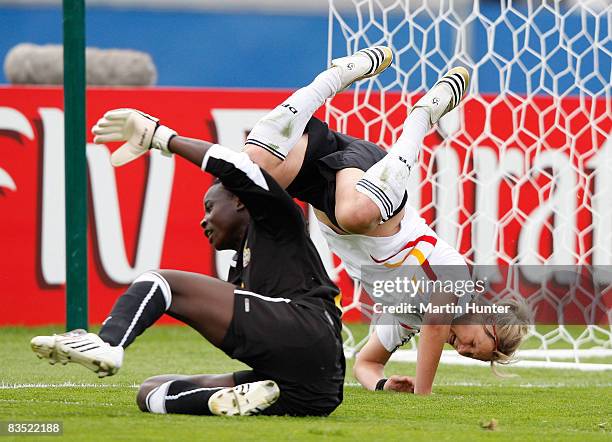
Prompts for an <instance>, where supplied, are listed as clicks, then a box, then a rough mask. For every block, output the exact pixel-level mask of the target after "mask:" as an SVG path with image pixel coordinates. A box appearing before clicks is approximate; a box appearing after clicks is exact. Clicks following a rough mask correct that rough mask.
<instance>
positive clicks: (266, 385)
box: [208, 381, 280, 416]
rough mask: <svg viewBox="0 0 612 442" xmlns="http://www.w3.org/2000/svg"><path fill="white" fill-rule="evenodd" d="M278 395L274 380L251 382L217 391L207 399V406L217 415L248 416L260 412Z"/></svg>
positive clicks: (278, 391)
mask: <svg viewBox="0 0 612 442" xmlns="http://www.w3.org/2000/svg"><path fill="white" fill-rule="evenodd" d="M279 396H280V390H279V388H278V385H276V382H274V381H259V382H251V383H248V384H240V385H236V386H235V387H232V388H224V389H223V390H219V391H217V392H216V393H214V394H213V395H212V396H211V397H210V399H208V408H209V410H210V412H211V413H212V414H216V415H217V416H250V415H252V414H259V413H261V412H262V411H263V410H265V409H266V408H268V407H269V406H270V405H272V404H273V403H274V402H276V400H277V399H278V397H279Z"/></svg>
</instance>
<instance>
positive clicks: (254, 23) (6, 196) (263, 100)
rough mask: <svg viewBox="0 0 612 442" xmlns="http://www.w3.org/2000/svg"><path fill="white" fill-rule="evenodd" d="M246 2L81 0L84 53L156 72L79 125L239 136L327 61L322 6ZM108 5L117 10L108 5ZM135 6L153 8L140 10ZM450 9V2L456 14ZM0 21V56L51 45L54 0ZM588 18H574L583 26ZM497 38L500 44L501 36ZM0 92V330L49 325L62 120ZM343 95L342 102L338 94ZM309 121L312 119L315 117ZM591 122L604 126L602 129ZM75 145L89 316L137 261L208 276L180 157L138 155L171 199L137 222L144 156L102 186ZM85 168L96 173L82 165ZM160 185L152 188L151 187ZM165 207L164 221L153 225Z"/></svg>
mask: <svg viewBox="0 0 612 442" xmlns="http://www.w3.org/2000/svg"><path fill="white" fill-rule="evenodd" d="M256 3H257V5H258V8H256V9H254V7H253V6H252V2H248V1H245V2H241V1H233V2H226V3H225V6H224V7H221V8H220V7H219V5H217V4H216V2H208V1H203V2H195V1H189V0H183V1H179V2H164V1H155V2H143V1H139V0H130V1H115V2H113V1H110V0H109V1H106V2H105V1H93V2H88V8H87V10H86V21H87V23H86V31H87V32H86V36H87V45H88V46H89V47H99V48H130V49H137V50H141V51H144V52H147V53H149V54H150V55H151V56H152V57H153V60H154V61H155V64H156V67H157V70H158V82H157V84H158V87H157V88H156V89H155V90H153V89H138V88H136V89H133V90H125V89H117V90H115V91H111V90H108V89H95V88H92V89H91V91H90V93H89V96H88V112H87V125H88V127H91V125H92V124H93V123H94V122H95V121H96V119H97V118H98V117H99V115H101V114H102V113H103V112H104V111H105V110H106V109H109V108H112V107H125V106H131V107H136V108H141V109H143V110H146V111H147V112H150V113H152V114H154V115H156V116H158V117H161V118H162V119H163V120H164V121H165V122H166V124H168V125H170V126H173V127H175V128H177V129H178V130H179V131H180V132H181V133H183V134H185V135H189V136H194V137H199V138H203V139H210V140H214V141H218V142H221V143H223V144H226V145H228V146H230V147H236V148H238V147H239V146H240V141H241V137H242V135H243V133H244V132H245V131H248V129H249V124H253V123H254V121H256V118H257V116H260V115H262V114H263V113H264V112H265V110H266V109H269V108H271V107H273V106H274V105H275V104H277V103H278V102H279V101H281V100H282V99H283V98H284V97H285V96H287V95H288V94H289V93H290V91H291V90H292V89H294V88H297V87H299V86H301V85H304V84H306V83H307V82H308V81H310V79H312V78H313V76H314V75H316V73H318V72H319V71H320V70H321V69H322V68H323V67H324V66H325V64H326V62H327V48H328V26H329V17H328V13H327V1H322V0H317V1H314V2H309V4H306V3H304V2H287V3H285V4H283V3H282V2H278V1H275V0H269V1H264V2H256ZM337 3H338V4H339V5H340V6H341V5H342V4H343V2H337ZM346 3H347V4H348V3H349V2H346ZM117 4H119V5H120V6H121V7H120V8H118V7H116V5H117ZM145 4H146V5H148V6H151V5H152V6H154V7H153V8H151V7H148V8H143V7H142V5H145ZM461 4H462V2H458V3H457V8H460V7H461ZM568 5H569V3H568ZM181 6H182V8H183V9H180V8H179V7H181ZM194 6H198V7H197V8H196V7H194ZM521 7H525V6H524V5H523V6H521V3H519V4H518V7H517V9H518V10H520V8H521ZM498 8H499V4H498V2H483V5H482V10H481V12H482V14H483V15H484V16H487V17H492V18H494V17H495V16H496V14H497V13H498ZM0 17H1V21H2V23H4V24H5V26H2V27H0V57H1V58H4V56H5V55H6V53H7V52H8V51H9V50H10V48H11V47H13V46H14V45H16V44H18V43H22V42H31V43H36V44H48V43H54V44H58V43H61V40H62V29H61V21H62V16H61V8H60V7H59V4H58V2H53V1H46V2H45V1H43V2H36V1H31V2H30V1H23V2H15V1H2V2H0ZM395 19H397V21H398V22H399V20H400V17H397V18H394V17H391V23H390V24H389V27H393V20H395ZM425 19H426V18H425ZM348 20H349V21H350V20H351V18H350V17H349V19H348ZM354 20H357V19H356V18H354ZM582 20H583V18H582V17H581V16H580V15H578V14H574V15H568V16H567V20H566V23H565V28H564V30H565V32H566V33H574V32H575V33H576V34H577V35H579V34H580V29H581V27H582ZM417 24H418V20H417ZM535 24H536V25H537V26H539V27H540V28H542V29H550V28H551V27H553V26H554V25H555V22H554V16H553V15H552V14H546V13H544V14H540V15H538V16H537V17H536V19H535ZM592 24H593V23H591V22H589V20H588V19H587V23H586V26H591V25H592ZM472 31H473V33H474V35H473V38H471V40H470V41H471V44H472V47H471V48H470V52H471V53H473V54H475V55H476V54H481V53H483V52H486V51H487V47H486V41H487V39H486V38H478V37H479V35H478V33H479V32H483V30H482V29H480V30H479V29H477V28H474V29H472ZM447 32H448V34H446V33H447ZM441 33H442V34H441V35H440V36H439V39H438V40H439V45H440V50H441V52H442V53H446V54H452V45H451V44H450V40H451V39H450V29H447V28H445V27H442V28H441ZM333 35H334V38H335V40H334V41H333V44H332V46H333V47H334V48H335V50H338V49H340V50H341V49H342V48H344V47H345V44H344V42H343V40H342V39H341V37H340V35H339V34H338V33H335V34H333ZM508 36H509V34H508ZM506 43H507V44H510V40H508V41H507V42H506ZM496 44H497V45H498V47H499V48H503V46H504V44H505V42H504V40H503V38H501V39H500V40H498V43H496ZM537 45H538V42H537V41H535V40H533V41H532V40H529V41H527V42H526V46H528V47H532V48H533V50H534V51H535V52H537V49H538V48H537ZM588 47H589V41H588V40H587V39H576V40H575V41H574V44H573V46H572V48H571V50H572V51H573V53H580V52H581V51H583V52H584V53H585V55H584V56H583V57H581V58H580V63H581V65H580V66H581V68H580V69H581V71H584V72H589V69H590V70H592V69H593V64H594V59H593V57H592V52H589V51H588V50H587V49H588ZM500 50H501V49H500ZM566 56H567V53H566V51H564V50H560V51H556V52H555V53H553V54H552V55H551V56H550V58H549V59H548V60H547V63H548V66H549V67H550V70H551V71H552V72H559V71H561V70H562V69H563V68H564V66H565V64H566V63H567V61H566V60H565V58H566ZM519 61H521V62H522V63H524V64H525V66H527V67H529V66H530V65H533V64H536V63H539V60H537V59H534V57H533V54H530V53H529V51H525V52H523V53H522V55H520V56H519ZM403 62H404V65H406V64H407V65H410V64H411V63H412V62H416V60H411V59H410V58H409V57H408V59H406V57H405V56H404V58H403ZM432 62H434V63H435V61H432ZM490 68H491V69H492V68H494V66H491V67H490ZM486 69H487V67H486V66H485V67H484V69H483V70H482V71H481V75H480V76H479V77H478V91H479V92H480V93H481V94H482V95H489V96H494V95H495V93H496V92H497V91H498V90H499V87H500V85H499V82H498V81H497V76H496V75H486V73H487V72H486ZM604 69H605V67H604ZM0 75H1V76H0V83H5V82H6V78H5V77H4V73H1V74H0ZM509 81H510V88H511V89H512V90H513V91H514V92H516V93H524V92H525V91H526V90H527V89H529V88H530V87H531V86H532V85H531V84H530V82H533V84H537V83H538V82H539V79H538V78H536V77H535V76H534V77H531V78H522V77H519V76H512V77H511V78H510V79H509ZM582 86H583V88H584V89H583V90H586V91H587V92H588V90H589V88H590V87H592V88H593V90H598V89H599V88H601V84H600V82H598V81H594V82H587V83H585V84H584V85H582ZM185 87H188V88H189V89H184V88H185ZM408 87H410V84H409V85H408ZM572 87H573V86H572V84H571V78H570V76H568V77H567V83H564V80H563V78H562V79H561V80H560V82H559V88H560V89H561V90H564V89H567V92H569V93H570V94H571V93H576V92H578V91H576V90H572V89H571V88H572ZM177 88H179V89H177ZM192 88H197V89H198V90H195V89H192ZM225 88H230V89H225ZM244 88H248V89H249V92H246V91H245V90H244ZM0 100H1V103H2V106H4V108H3V109H4V110H5V113H4V114H3V118H4V119H3V120H2V121H0V124H2V127H0V130H2V131H3V132H0V134H2V135H3V144H4V145H5V146H6V148H5V149H4V152H3V158H2V164H1V166H2V168H3V169H4V170H5V171H6V173H7V174H8V175H9V176H10V179H11V181H12V185H10V184H9V185H6V183H5V186H4V187H3V188H2V189H0V190H2V196H0V204H2V205H3V207H2V213H3V214H4V216H3V217H2V219H1V220H0V227H1V232H2V233H0V244H2V245H3V249H4V252H5V253H3V254H2V255H1V256H0V265H1V267H2V268H3V271H2V272H1V273H0V282H2V283H3V286H4V292H5V298H7V299H8V301H9V302H8V304H7V308H5V309H3V311H2V312H3V313H0V324H23V323H28V324H44V323H61V322H63V320H64V298H63V296H64V295H63V282H64V276H63V262H64V252H63V250H62V249H63V232H62V229H63V228H62V226H63V215H62V207H63V199H62V197H61V195H62V194H63V187H62V186H63V183H62V180H63V178H62V165H61V163H62V161H63V160H62V157H61V149H62V148H63V147H62V145H63V143H62V133H61V130H58V128H61V123H62V114H61V111H60V109H61V108H62V96H61V89H59V88H46V87H45V88H42V89H40V88H39V89H32V88H15V87H2V88H0ZM340 100H342V98H341V99H340ZM345 102H346V103H347V105H350V97H348V96H347V97H346V100H345ZM600 104H601V103H600ZM604 112H605V110H604ZM600 113H601V110H600ZM318 115H319V116H320V117H323V114H322V113H319V114H318ZM603 121H604V123H603V124H604V126H605V124H608V123H609V121H608V120H605V119H604V120H603ZM502 126H503V124H502ZM503 129H504V130H506V129H507V128H505V127H503ZM602 129H603V131H607V130H609V128H606V127H602ZM356 135H359V134H356ZM597 142H601V140H597ZM88 149H89V151H90V155H89V154H88V156H89V158H88V159H89V161H90V166H91V165H92V164H100V165H102V164H105V165H106V166H107V167H104V166H99V167H94V168H93V171H92V167H90V182H91V183H92V197H91V201H90V204H89V206H90V215H89V216H90V247H89V256H90V292H91V296H90V319H91V320H92V322H99V321H101V320H102V319H103V318H104V314H105V313H106V311H108V309H109V308H110V306H111V304H112V302H113V301H114V299H115V297H116V296H117V295H118V294H119V293H120V292H121V290H122V287H123V286H124V284H126V283H128V282H129V281H130V280H131V279H133V278H134V277H135V276H136V275H137V274H138V273H139V272H141V271H144V270H146V269H148V268H149V267H158V266H161V267H171V268H179V269H184V270H191V271H197V272H202V273H207V274H214V273H215V270H216V269H215V262H214V258H213V252H212V251H211V250H210V248H209V247H208V245H207V244H206V242H205V240H204V238H203V237H202V236H201V232H200V230H199V228H198V227H197V222H198V221H199V219H200V217H201V207H200V198H201V195H202V193H203V191H204V189H205V188H206V186H207V184H208V182H209V178H208V177H206V176H203V175H202V174H201V173H199V171H197V170H192V168H190V167H189V166H186V165H185V164H182V162H180V161H178V162H175V163H172V164H170V163H169V162H167V161H164V160H161V161H159V159H157V158H156V159H154V160H152V162H151V163H150V165H151V166H150V167H151V170H153V169H155V165H157V166H158V167H157V169H155V170H156V171H157V173H158V174H159V175H158V176H161V177H162V178H161V179H159V180H158V181H157V182H158V183H160V182H166V183H167V185H168V187H167V188H170V185H171V183H174V184H173V187H172V195H171V196H170V194H169V193H163V189H162V194H163V196H164V197H167V200H164V198H151V202H150V204H151V207H153V209H152V210H153V212H151V213H153V216H152V217H151V216H149V218H153V219H155V218H157V219H158V220H159V219H162V222H161V223H159V222H158V223H157V224H155V223H154V222H153V224H151V223H149V224H147V223H146V222H145V221H141V216H140V215H141V212H142V211H143V210H145V208H146V207H147V200H146V198H145V195H146V193H145V189H146V187H147V186H146V185H145V183H146V177H147V170H148V169H147V163H145V162H140V164H136V165H132V166H130V167H128V168H124V169H121V170H117V171H116V179H117V191H115V190H114V189H113V188H112V187H109V186H111V185H112V186H114V185H115V184H114V180H113V179H112V170H111V169H109V168H108V161H106V157H105V155H107V152H106V151H105V150H104V149H98V148H96V147H94V146H90V147H89V148H88ZM175 167H176V170H175V169H174V168H175ZM97 170H101V171H102V172H101V173H96V171H97ZM156 176H157V175H156ZM109 177H111V178H109ZM163 180H165V181H163ZM111 181H112V182H111ZM152 181H153V179H152ZM95 183H97V184H95ZM134 183H137V184H134ZM1 184H2V183H0V185H1ZM160 188H161V187H159V186H158V187H157V189H158V191H159V189H160ZM151 194H154V192H153V191H151ZM115 195H116V196H115ZM109 198H110V199H109ZM113 198H115V199H113ZM164 201H165V202H164ZM117 208H120V210H119V211H118V210H117ZM146 213H149V212H145V214H146ZM151 213H149V215H150V214H151ZM160 214H161V215H162V216H161V217H160V216H158V215H160ZM166 214H167V216H168V220H167V224H164V222H163V219H165V217H166ZM144 218H145V217H144V216H143V218H142V219H143V220H144ZM143 232H144V233H143ZM139 235H142V236H141V237H140V239H139ZM147 235H148V236H147ZM105 238H106V240H105ZM549 240H550V239H549ZM124 244H125V245H124Z"/></svg>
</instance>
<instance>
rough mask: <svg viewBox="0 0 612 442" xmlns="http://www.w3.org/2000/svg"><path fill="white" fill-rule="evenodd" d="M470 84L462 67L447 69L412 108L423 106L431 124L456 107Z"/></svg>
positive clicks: (465, 70) (468, 77)
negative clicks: (427, 112)
mask: <svg viewBox="0 0 612 442" xmlns="http://www.w3.org/2000/svg"><path fill="white" fill-rule="evenodd" d="M469 84H470V73H469V72H468V71H467V69H466V68H464V67H456V68H453V69H451V70H450V71H448V72H447V73H446V74H445V75H444V76H443V77H442V78H440V79H439V80H438V82H437V83H436V84H434V86H433V87H432V88H431V89H430V90H429V91H428V92H427V93H426V94H425V95H423V96H422V97H421V99H420V100H419V101H417V102H416V104H415V105H414V107H413V108H412V110H414V109H417V108H419V107H420V108H424V109H427V110H428V111H429V120H430V122H431V124H432V125H434V124H436V123H437V122H438V120H439V119H440V118H442V117H443V116H444V115H446V114H447V113H448V112H450V111H451V110H452V109H454V108H455V107H457V105H458V104H459V102H460V101H461V99H462V98H463V97H464V95H465V93H466V91H467V89H468V86H469Z"/></svg>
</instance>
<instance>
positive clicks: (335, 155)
mask: <svg viewBox="0 0 612 442" xmlns="http://www.w3.org/2000/svg"><path fill="white" fill-rule="evenodd" d="M304 132H305V133H308V146H307V148H306V153H305V155H304V162H303V164H302V168H301V169H300V172H299V173H298V175H297V176H296V177H295V179H294V180H293V182H292V183H291V184H290V185H289V186H288V187H287V192H288V193H289V194H290V195H291V196H292V197H294V198H297V199H299V200H301V201H304V202H307V203H309V204H311V205H312V206H313V207H315V208H316V209H319V210H321V211H322V212H324V213H325V214H326V215H327V217H328V218H329V219H330V220H331V222H332V223H334V225H336V226H338V221H337V220H336V210H335V207H336V172H337V171H338V170H342V169H348V168H356V169H360V170H363V171H366V170H368V169H369V168H370V167H372V166H373V165H374V164H376V163H377V162H378V161H380V160H381V159H382V158H383V157H384V156H385V155H386V152H385V151H384V150H383V149H381V148H380V147H379V146H378V145H376V144H374V143H371V142H369V141H365V140H361V139H358V138H353V137H350V136H348V135H344V134H341V133H339V132H336V131H333V130H331V129H330V128H329V127H328V126H327V124H325V123H323V122H322V121H320V120H318V119H316V118H314V117H313V118H311V119H310V121H309V122H308V124H307V125H306V129H305V131H304ZM338 227H339V226H338Z"/></svg>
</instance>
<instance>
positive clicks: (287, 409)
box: [220, 289, 345, 416]
mask: <svg viewBox="0 0 612 442" xmlns="http://www.w3.org/2000/svg"><path fill="white" fill-rule="evenodd" d="M248 293H249V292H245V291H243V290H240V289H236V290H235V292H234V317H233V319H232V322H231V323H230V326H229V329H228V332H227V335H226V336H225V338H224V340H223V343H222V344H221V346H220V348H221V350H223V351H224V352H225V353H226V354H227V355H228V356H230V357H231V358H234V359H238V360H239V361H242V362H244V363H245V364H247V365H248V366H250V367H251V368H252V369H253V370H252V371H244V372H237V373H235V375H234V377H235V381H236V383H237V384H242V383H245V382H254V381H259V380H267V379H271V380H274V381H275V382H276V383H277V384H278V386H279V388H280V391H281V394H280V398H279V399H278V401H277V402H276V403H275V404H274V405H272V406H271V407H269V408H268V409H266V410H265V412H264V413H263V414H270V415H293V416H325V415H328V414H329V413H331V412H332V411H334V410H335V409H336V407H338V405H340V403H341V402H342V387H343V384H344V371H345V361H344V352H343V349H342V337H341V327H342V326H341V322H340V314H339V311H338V310H337V307H335V305H334V304H333V302H331V301H325V300H323V299H320V298H304V299H299V300H292V301H290V302H285V301H283V300H282V298H269V297H266V296H261V295H258V294H254V293H252V294H248Z"/></svg>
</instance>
